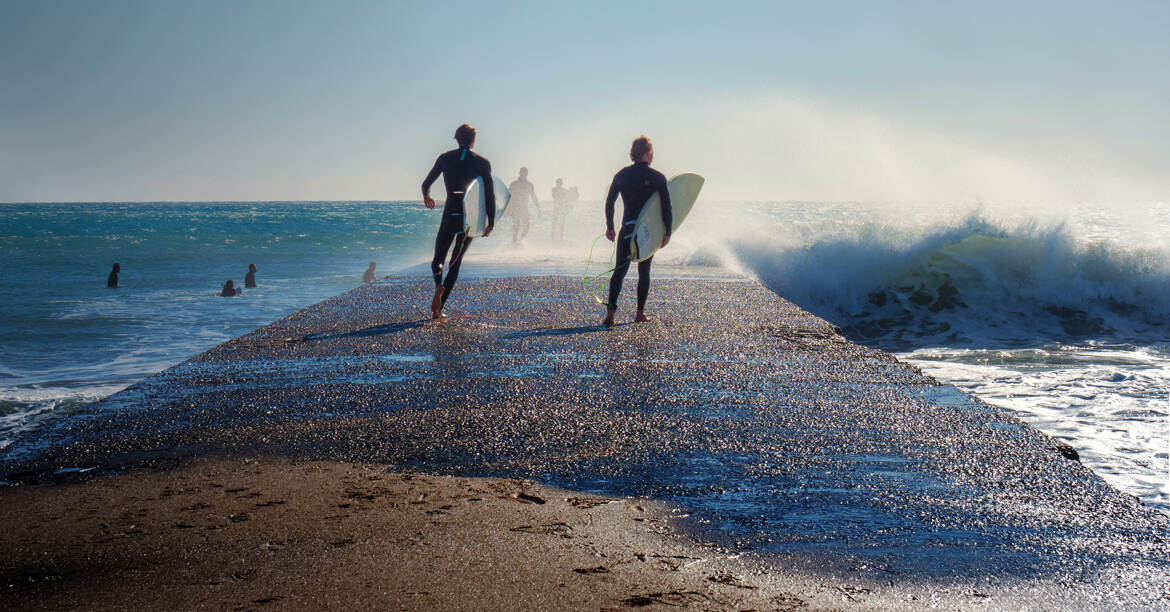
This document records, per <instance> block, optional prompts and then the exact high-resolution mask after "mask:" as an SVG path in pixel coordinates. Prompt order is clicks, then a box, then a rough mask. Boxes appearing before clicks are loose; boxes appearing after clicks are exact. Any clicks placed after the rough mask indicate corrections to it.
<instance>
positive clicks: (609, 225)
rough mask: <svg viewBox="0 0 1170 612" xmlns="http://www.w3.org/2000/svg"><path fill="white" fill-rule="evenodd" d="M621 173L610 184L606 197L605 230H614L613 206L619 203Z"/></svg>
mask: <svg viewBox="0 0 1170 612" xmlns="http://www.w3.org/2000/svg"><path fill="white" fill-rule="evenodd" d="M619 176H621V173H618V174H615V175H614V177H613V182H612V183H610V184H609V195H607V196H605V229H606V230H609V231H612V230H613V205H614V203H615V202H617V197H618V192H619V191H620V190H621V187H620V186H619V185H618V182H619V181H618V177H619Z"/></svg>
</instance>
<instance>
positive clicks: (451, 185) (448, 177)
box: [422, 123, 496, 319]
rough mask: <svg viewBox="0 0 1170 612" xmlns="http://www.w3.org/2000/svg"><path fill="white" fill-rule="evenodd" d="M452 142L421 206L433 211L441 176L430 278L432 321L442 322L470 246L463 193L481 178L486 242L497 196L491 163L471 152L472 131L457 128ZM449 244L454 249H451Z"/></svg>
mask: <svg viewBox="0 0 1170 612" xmlns="http://www.w3.org/2000/svg"><path fill="white" fill-rule="evenodd" d="M455 142H456V143H458V144H459V148H457V149H452V150H450V151H447V152H446V153H444V154H442V155H440V156H439V158H438V159H436V160H435V165H434V167H433V168H431V171H430V173H429V174H427V178H426V180H424V181H423V184H422V193H423V204H424V205H426V207H427V208H428V209H434V208H435V199H434V198H432V197H431V193H430V192H431V184H433V183H434V182H435V180H436V179H438V178H439V175H440V174H442V175H443V184H444V185H445V186H446V188H447V202H446V203H445V204H444V205H443V219H442V221H440V222H439V234H438V236H436V237H435V257H434V259H432V260H431V274H433V275H434V277H435V297H434V298H433V299H432V300H431V318H432V319H441V318H443V317H444V316H445V315H444V314H443V305H444V304H446V303H447V298H449V297H450V296H451V289H452V288H453V287H455V281H456V280H458V278H459V265H460V264H461V263H463V255H464V254H466V253H467V247H468V246H470V245H471V238H468V237H467V235H466V234H465V233H464V231H463V230H464V228H465V227H466V222H465V220H464V214H463V192H464V191H466V190H467V186H468V185H470V184H471V181H474V180H475V179H476V178H477V177H480V178H483V185H484V196H485V199H486V204H487V227H486V228H484V231H483V235H484V237H485V238H486V237H487V236H489V235H490V234H491V233H492V228H493V227H495V223H496V193H495V189H494V188H493V187H492V165H491V162H489V161H488V160H487V158H485V157H482V156H480V155H478V154H476V153H472V152H471V147H472V146H474V145H475V128H473V127H471V126H470V125H467V124H466V123H464V124H463V125H461V126H459V128H458V129H456V130H455ZM452 243H453V244H454V247H455V248H454V249H452V248H451V247H452ZM448 251H450V253H451V259H450V262H449V263H448V264H447V274H446V276H445V277H444V275H443V262H444V261H446V260H447V253H448Z"/></svg>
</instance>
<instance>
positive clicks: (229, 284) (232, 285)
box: [223, 278, 236, 289]
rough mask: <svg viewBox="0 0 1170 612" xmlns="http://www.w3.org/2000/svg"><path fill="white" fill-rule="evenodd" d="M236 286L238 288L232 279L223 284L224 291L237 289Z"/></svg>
mask: <svg viewBox="0 0 1170 612" xmlns="http://www.w3.org/2000/svg"><path fill="white" fill-rule="evenodd" d="M235 286H236V284H235V283H234V282H232V279H230V278H229V279H228V281H227V282H226V283H224V284H223V288H224V289H233V288H235Z"/></svg>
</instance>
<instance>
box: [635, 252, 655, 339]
mask: <svg viewBox="0 0 1170 612" xmlns="http://www.w3.org/2000/svg"><path fill="white" fill-rule="evenodd" d="M652 261H654V258H653V257H651V258H650V259H647V260H645V261H639V262H638V314H637V315H636V316H635V317H634V320H635V321H637V322H639V323H642V322H645V321H649V320H650V318H649V317H647V316H646V315H645V314H643V312H642V311H643V310H645V309H646V297H647V296H649V295H650V262H652Z"/></svg>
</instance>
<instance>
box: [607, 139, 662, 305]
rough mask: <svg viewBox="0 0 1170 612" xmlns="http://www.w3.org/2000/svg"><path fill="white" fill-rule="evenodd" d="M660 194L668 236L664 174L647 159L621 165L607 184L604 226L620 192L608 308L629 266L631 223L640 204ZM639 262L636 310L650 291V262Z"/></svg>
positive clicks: (610, 224)
mask: <svg viewBox="0 0 1170 612" xmlns="http://www.w3.org/2000/svg"><path fill="white" fill-rule="evenodd" d="M655 191H657V192H658V193H660V194H662V223H663V224H664V225H665V226H666V235H667V236H669V235H670V228H671V221H672V217H671V212H670V192H669V191H667V189H666V177H665V176H663V175H662V173H661V172H659V171H657V170H655V169H653V168H651V167H650V164H648V163H646V162H638V163H636V164H634V165H632V166H626V167H625V168H622V169H621V170H620V171H619V172H618V173H617V174H616V175H614V177H613V184H611V185H610V186H609V195H607V196H606V198H605V226H606V229H611V230H612V229H613V205H614V202H615V201H616V200H617V196H618V194H619V193H620V194H622V206H623V208H624V212H623V213H622V229H621V231H620V232H618V236H617V267H615V268H614V269H613V276H611V277H610V278H609V302H608V303H607V306H608V307H609V308H617V299H618V295H619V294H620V293H621V292H622V281H623V280H625V278H626V272H627V271H629V269H630V237H631V236H633V235H634V224H635V223H637V221H638V215H639V214H640V213H641V212H642V207H643V206H645V205H646V201H647V200H649V199H650V196H652V195H654V192H655ZM652 259H653V257H651V258H650V259H647V260H645V261H640V262H638V310H642V308H643V307H645V306H646V296H647V295H649V294H650V261H651V260H652Z"/></svg>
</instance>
